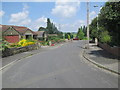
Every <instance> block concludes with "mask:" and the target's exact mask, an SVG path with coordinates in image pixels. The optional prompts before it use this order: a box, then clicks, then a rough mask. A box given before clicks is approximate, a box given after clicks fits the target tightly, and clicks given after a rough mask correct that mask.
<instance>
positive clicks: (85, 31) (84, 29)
mask: <svg viewBox="0 0 120 90" xmlns="http://www.w3.org/2000/svg"><path fill="white" fill-rule="evenodd" d="M83 33H84V35H85V37H87V27H86V26H83Z"/></svg>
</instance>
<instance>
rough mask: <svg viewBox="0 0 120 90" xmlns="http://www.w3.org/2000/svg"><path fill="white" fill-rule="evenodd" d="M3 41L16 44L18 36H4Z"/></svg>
mask: <svg viewBox="0 0 120 90" xmlns="http://www.w3.org/2000/svg"><path fill="white" fill-rule="evenodd" d="M5 40H6V41H8V42H9V43H16V42H19V36H18V35H16V36H5Z"/></svg>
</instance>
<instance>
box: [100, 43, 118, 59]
mask: <svg viewBox="0 0 120 90" xmlns="http://www.w3.org/2000/svg"><path fill="white" fill-rule="evenodd" d="M98 46H99V47H101V48H103V49H104V50H106V51H107V52H109V53H111V54H113V55H115V56H117V57H120V47H111V46H109V45H107V44H102V43H100V42H99V43H98Z"/></svg>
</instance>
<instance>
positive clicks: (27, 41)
mask: <svg viewBox="0 0 120 90" xmlns="http://www.w3.org/2000/svg"><path fill="white" fill-rule="evenodd" d="M35 43H36V41H33V40H26V39H22V40H21V41H19V42H18V45H19V46H22V47H24V46H28V45H32V44H35Z"/></svg>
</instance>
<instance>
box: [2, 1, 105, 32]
mask: <svg viewBox="0 0 120 90" xmlns="http://www.w3.org/2000/svg"><path fill="white" fill-rule="evenodd" d="M104 3H105V2H90V22H91V20H92V19H93V18H94V17H96V15H97V14H98V12H99V9H100V7H97V8H94V5H98V6H101V5H104ZM0 18H2V22H1V24H4V25H20V26H26V27H29V28H30V29H32V30H33V31H37V30H38V28H39V27H41V26H42V27H46V22H47V18H50V19H51V21H52V22H53V23H54V24H55V25H56V26H57V27H58V28H59V29H60V30H61V31H63V32H76V31H77V30H78V27H80V26H83V25H86V2H79V1H78V2H67V0H66V1H64V2H58V1H55V2H3V3H2V10H0Z"/></svg>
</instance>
